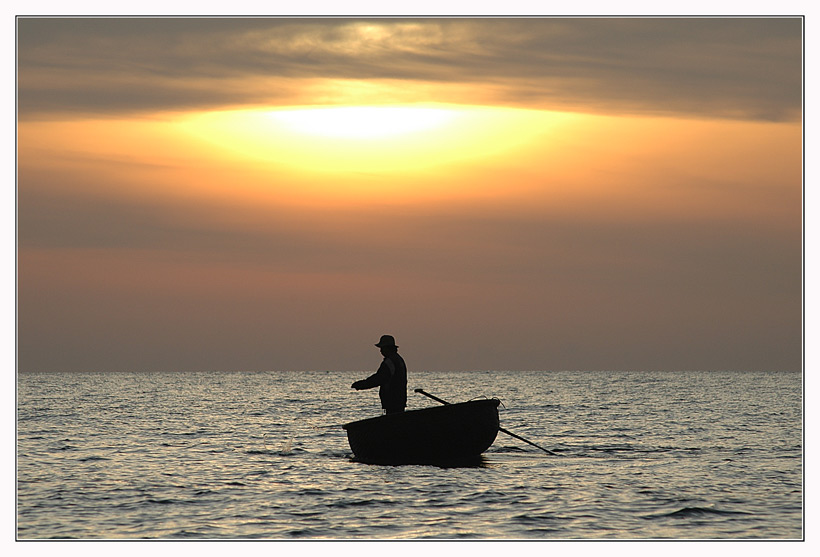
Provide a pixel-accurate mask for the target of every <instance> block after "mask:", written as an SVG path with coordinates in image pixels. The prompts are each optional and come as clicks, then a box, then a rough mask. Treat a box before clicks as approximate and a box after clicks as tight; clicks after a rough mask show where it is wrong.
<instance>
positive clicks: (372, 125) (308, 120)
mask: <svg viewBox="0 0 820 557" xmlns="http://www.w3.org/2000/svg"><path fill="white" fill-rule="evenodd" d="M266 116H267V117H268V118H269V119H270V120H272V121H273V122H274V123H275V124H278V125H280V126H284V127H285V128H286V129H288V130H290V131H293V132H297V133H304V134H310V135H316V136H324V137H336V138H348V139H375V138H387V137H393V136H398V135H403V134H408V133H417V132H422V131H428V130H431V129H433V128H436V127H439V126H442V125H445V124H447V123H448V122H451V121H452V120H453V119H455V118H456V116H457V113H456V111H454V110H448V109H444V108H426V107H396V106H345V107H330V108H304V109H289V110H275V111H271V112H269V113H267V114H266Z"/></svg>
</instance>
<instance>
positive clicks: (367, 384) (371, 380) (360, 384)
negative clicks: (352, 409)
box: [351, 362, 385, 391]
mask: <svg viewBox="0 0 820 557" xmlns="http://www.w3.org/2000/svg"><path fill="white" fill-rule="evenodd" d="M384 367H385V366H384V362H382V365H380V366H379V370H378V371H377V372H376V373H374V374H373V375H371V376H370V377H368V378H367V379H362V380H360V381H356V382H355V383H353V384H352V385H351V388H353V389H356V390H357V391H361V390H362V389H372V388H373V387H378V386H379V385H381V384H382V379H383V378H384V371H383V368H384Z"/></svg>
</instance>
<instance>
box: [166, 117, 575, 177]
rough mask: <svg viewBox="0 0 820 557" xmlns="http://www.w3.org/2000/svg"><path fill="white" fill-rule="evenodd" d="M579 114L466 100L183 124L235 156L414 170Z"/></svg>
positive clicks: (312, 168)
mask: <svg viewBox="0 0 820 557" xmlns="http://www.w3.org/2000/svg"><path fill="white" fill-rule="evenodd" d="M570 118H572V116H570V115H567V114H561V113H555V112H545V111H537V110H522V109H511V108H496V107H474V106H462V105H432V106H417V105H407V106H391V107H381V106H367V107H348V106H345V107H317V108H305V107H298V108H291V109H279V110H237V111H223V112H211V113H202V114H197V115H194V116H190V117H188V118H187V119H185V120H184V121H183V122H182V123H181V124H180V125H181V126H182V128H183V130H184V131H185V132H186V133H187V134H189V135H192V136H195V137H196V138H197V139H199V140H201V141H204V142H206V143H208V144H211V145H213V146H217V147H218V148H220V149H224V150H227V151H230V152H232V153H233V154H234V156H239V157H242V158H248V159H255V160H264V161H266V162H267V164H269V165H274V166H278V167H280V168H291V169H298V170H299V171H300V172H308V173H328V172H360V173H372V172H378V173H401V174H407V173H408V172H411V171H419V170H420V169H425V168H431V167H440V166H441V165H449V164H454V163H459V162H464V161H475V160H486V159H487V158H488V157H493V156H496V155H499V154H503V153H506V152H509V151H510V150H512V149H516V148H519V147H521V146H522V145H527V144H531V143H532V142H533V141H535V140H536V139H540V138H543V137H549V134H551V133H554V132H555V130H556V126H558V125H559V124H562V123H564V122H566V121H567V119H570Z"/></svg>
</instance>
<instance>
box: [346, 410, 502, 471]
mask: <svg viewBox="0 0 820 557" xmlns="http://www.w3.org/2000/svg"><path fill="white" fill-rule="evenodd" d="M498 404H499V400H498V399H497V398H492V399H480V400H471V401H469V402H461V403H457V404H447V405H445V406H433V407H430V408H423V409H420V410H408V411H406V412H400V413H396V414H386V415H384V416H379V417H376V418H368V419H365V420H359V421H356V422H350V423H348V424H345V425H343V426H342V427H343V428H344V429H345V430H346V431H347V439H348V441H349V442H350V448H351V449H352V450H353V454H354V456H355V458H356V460H358V461H360V462H365V463H368V464H441V465H459V464H470V463H475V462H480V460H481V453H483V452H484V451H485V450H487V449H488V448H489V447H490V445H492V444H493V441H495V437H496V435H498V430H499V421H498Z"/></svg>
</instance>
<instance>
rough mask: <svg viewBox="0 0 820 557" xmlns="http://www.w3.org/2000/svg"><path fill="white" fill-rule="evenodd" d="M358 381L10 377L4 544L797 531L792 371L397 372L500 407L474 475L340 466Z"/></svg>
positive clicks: (259, 376)
mask: <svg viewBox="0 0 820 557" xmlns="http://www.w3.org/2000/svg"><path fill="white" fill-rule="evenodd" d="M365 374H366V373H365V372H362V373H352V372H253V373H242V372H234V373H223V372H207V373H205V372H203V373H127V372H121V373H21V374H19V375H18V383H17V390H18V392H17V399H18V408H17V440H18V441H17V538H18V539H20V540H29V539H62V538H79V539H143V538H149V539H273V540H297V539H307V540H315V539H332V540H371V539H399V540H407V539H412V540H416V539H504V540H511V539H526V540H552V539H633V540H634V539H670V538H671V539H710V540H712V539H719V540H724V539H731V540H736V539H778V540H788V539H802V537H803V534H804V532H803V483H802V482H803V480H802V478H803V448H802V439H803V434H802V376H801V375H800V374H799V373H768V372H687V373H672V372H632V373H630V372H458V373H455V372H454V373H441V372H437V373H433V372H413V371H412V370H411V371H410V374H409V384H408V388H409V394H408V397H409V398H408V407H409V409H414V408H423V407H426V406H431V405H434V404H436V403H435V402H433V401H431V400H429V399H427V398H425V397H423V396H421V395H419V394H413V392H412V389H413V388H415V387H419V388H423V389H425V390H426V391H427V392H429V393H431V394H434V395H437V396H439V397H441V398H444V399H446V400H449V401H451V402H463V401H465V400H470V399H473V398H480V397H497V398H499V399H501V401H502V406H501V408H500V416H501V425H502V427H505V428H507V429H509V430H510V431H512V432H514V433H516V434H518V435H521V436H523V437H525V438H527V439H530V440H532V441H534V442H535V443H538V444H540V445H542V446H544V447H546V448H548V449H550V450H552V451H554V452H555V453H557V455H556V456H552V455H548V454H546V453H544V452H542V451H539V450H538V449H536V448H534V447H531V446H529V445H527V444H524V443H522V442H520V441H518V440H516V439H514V438H512V437H509V436H507V435H504V434H503V433H499V437H498V438H497V439H496V441H495V443H494V444H493V446H492V447H490V449H489V450H488V451H487V452H486V453H485V454H484V457H483V462H482V463H481V464H480V465H479V466H473V467H465V468H441V467H436V466H419V465H412V466H376V465H368V464H362V463H359V462H356V461H355V460H353V459H352V453H351V451H350V447H349V445H348V443H347V438H346V436H345V432H344V430H342V429H341V427H340V424H342V423H345V422H348V421H354V420H357V419H361V418H364V417H371V416H374V415H378V414H379V413H380V409H379V403H378V396H377V393H376V391H375V390H370V391H361V392H355V391H352V390H351V389H350V384H351V383H352V382H353V381H354V380H355V379H360V378H363V377H364V376H365Z"/></svg>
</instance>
